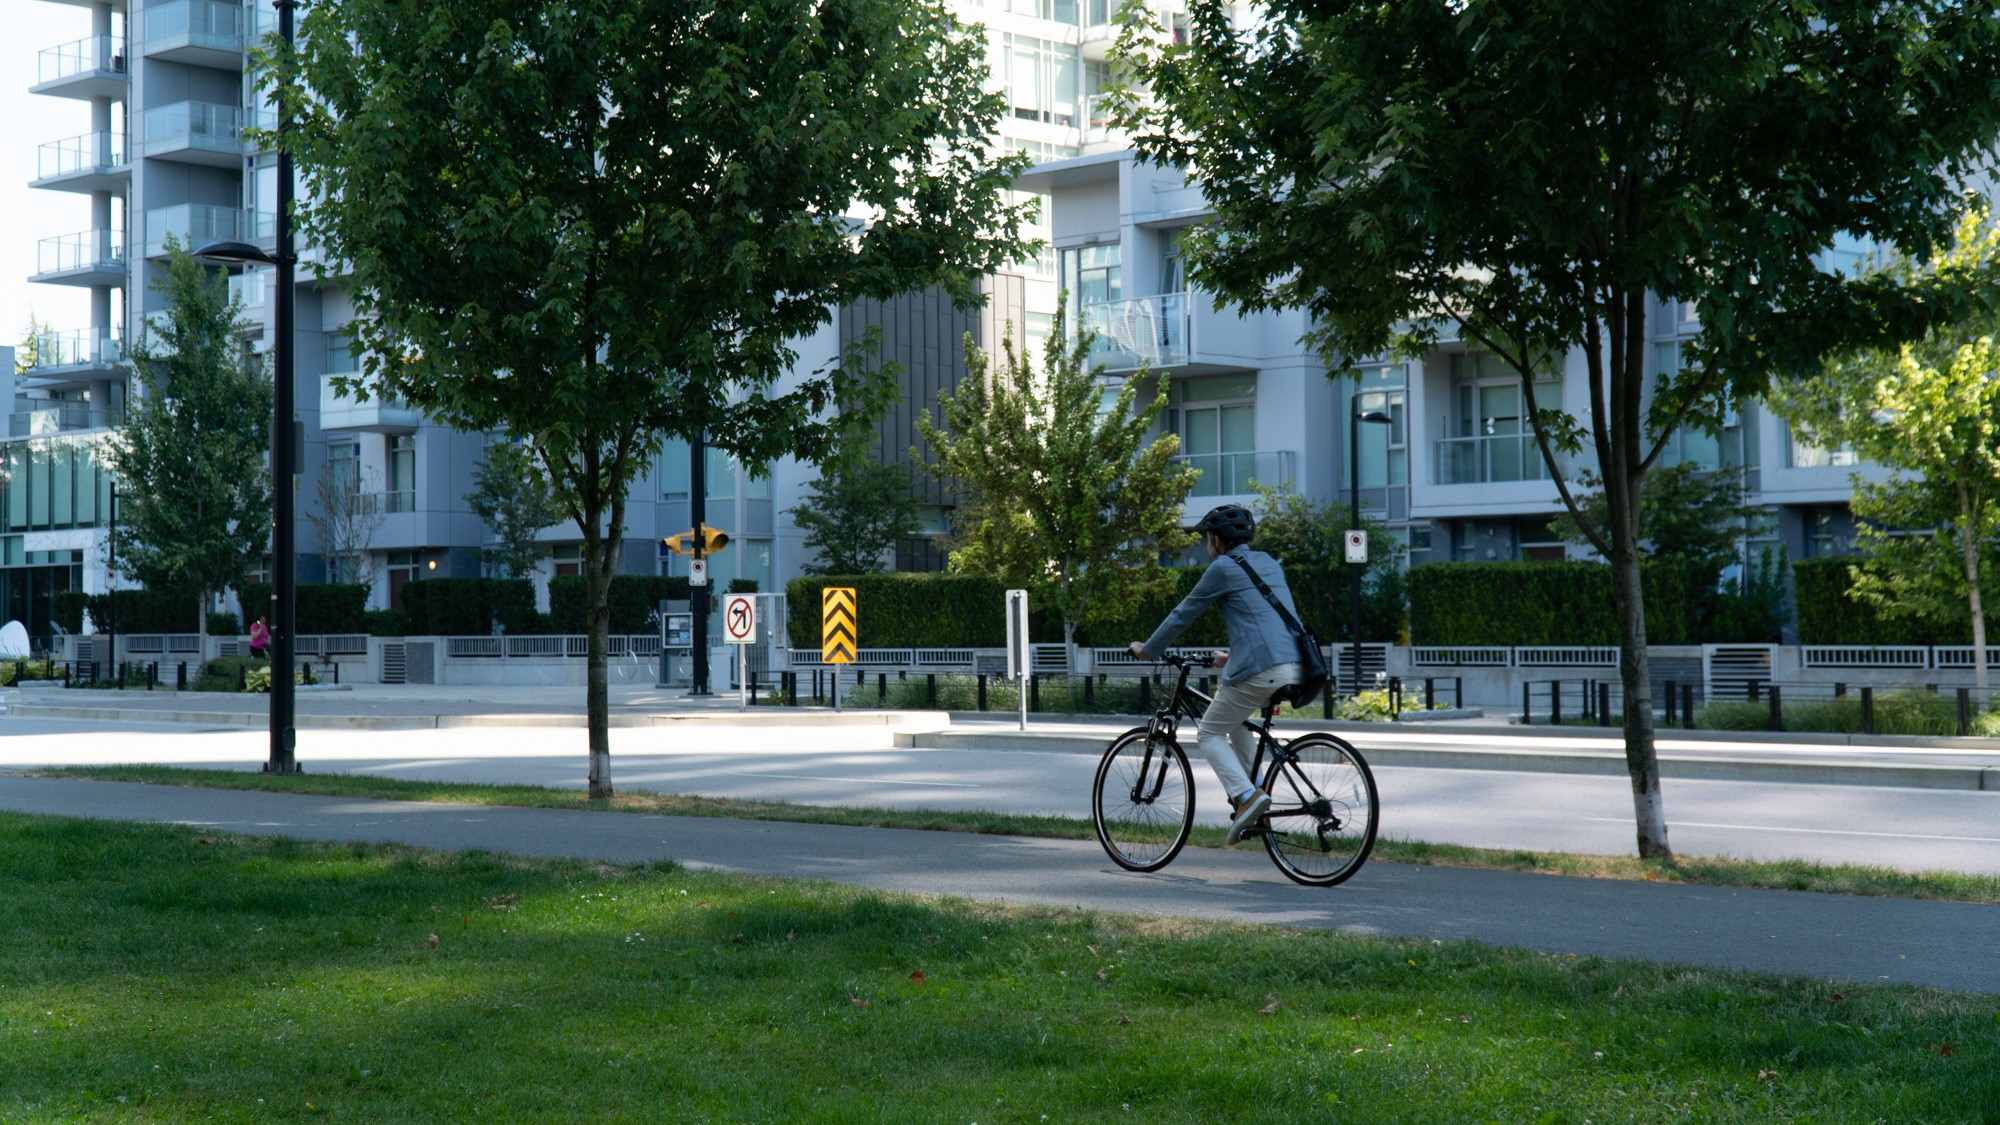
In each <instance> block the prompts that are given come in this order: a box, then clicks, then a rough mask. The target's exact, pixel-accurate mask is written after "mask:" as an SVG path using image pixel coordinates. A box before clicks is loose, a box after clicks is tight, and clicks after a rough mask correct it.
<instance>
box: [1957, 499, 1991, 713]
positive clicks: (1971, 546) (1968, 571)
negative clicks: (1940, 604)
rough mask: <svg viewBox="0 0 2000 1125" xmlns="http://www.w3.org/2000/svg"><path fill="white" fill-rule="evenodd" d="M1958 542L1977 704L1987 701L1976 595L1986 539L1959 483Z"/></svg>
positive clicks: (1982, 623) (1982, 619)
mask: <svg viewBox="0 0 2000 1125" xmlns="http://www.w3.org/2000/svg"><path fill="white" fill-rule="evenodd" d="M1958 517H1959V518H1958V528H1959V535H1958V542H1959V550H1960V551H1962V552H1963V553H1964V559H1965V588H1966V598H1967V599H1968V600H1969V601H1970V603H1971V609H1972V676H1973V683H1975V684H1977V685H1978V687H1979V696H1980V705H1981V706H1985V704H1986V608H1985V605H1984V604H1983V603H1982V602H1981V600H1980V596H1979V546H1980V544H1981V543H1982V542H1984V541H1985V538H1986V536H1985V535H1984V534H1982V532H1983V531H1984V530H1985V525H1984V523H1983V521H1982V522H1980V523H1977V524H1975V523H1974V521H1973V519H1972V495H1971V493H1970V491H1969V490H1967V488H1966V487H1965V486H1964V485H1963V484H1961V485H1959V486H1958Z"/></svg>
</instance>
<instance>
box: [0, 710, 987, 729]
mask: <svg viewBox="0 0 2000 1125" xmlns="http://www.w3.org/2000/svg"><path fill="white" fill-rule="evenodd" d="M8 713H9V714H12V715H15V716H18V717H20V718H24V719H99V720H103V721H107V722H121V723H192V724H201V725H205V726H238V727H246V728H258V727H263V726H264V725H266V722H267V720H266V717H265V715H264V714H263V713H262V712H257V711H179V710H172V711H170V710H165V709H160V710H155V709H153V708H118V707H60V706H54V705H44V704H39V703H36V704H17V705H15V706H14V707H13V708H11V710H9V712H8ZM808 717H810V719H811V722H812V724H813V725H814V726H836V727H889V728H893V729H896V730H900V731H911V730H927V729H928V730H934V729H941V728H943V727H945V726H947V725H949V722H950V720H949V719H947V718H946V717H945V715H944V714H943V712H939V711H842V712H839V713H834V712H831V711H806V710H798V711H792V710H789V709H787V710H783V711H779V710H771V711H747V712H745V711H688V712H684V713H672V714H659V713H652V714H639V715H632V714H622V715H621V714H615V713H614V714H613V715H611V716H610V725H611V726H614V727H620V728H629V727H672V726H677V725H682V724H694V725H697V726H731V727H764V726H790V725H797V724H798V723H799V722H800V721H801V720H802V719H806V718H808ZM295 725H296V726H297V727H298V729H300V730H454V729H463V728H492V727H550V728H569V729H576V730H581V729H583V728H584V726H585V725H586V724H585V722H584V717H583V716H582V715H550V714H521V715H509V714H485V715H313V714H301V715H298V716H297V717H296V719H295Z"/></svg>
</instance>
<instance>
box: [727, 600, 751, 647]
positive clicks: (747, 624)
mask: <svg viewBox="0 0 2000 1125" xmlns="http://www.w3.org/2000/svg"><path fill="white" fill-rule="evenodd" d="M756 636H757V599H756V597H755V596H754V595H751V594H730V595H729V596H727V597H725V598H724V599H723V600H722V639H723V640H724V641H725V642H727V643H729V644H732V645H747V644H749V643H751V641H752V639H754V638H755V637H756Z"/></svg>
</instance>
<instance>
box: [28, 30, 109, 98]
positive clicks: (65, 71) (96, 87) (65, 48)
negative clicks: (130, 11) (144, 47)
mask: <svg viewBox="0 0 2000 1125" xmlns="http://www.w3.org/2000/svg"><path fill="white" fill-rule="evenodd" d="M126 69H127V68H126V65H125V44H124V42H123V41H122V40H119V39H113V38H112V37H111V36H109V35H92V36H89V37H87V38H83V39H78V40H76V41H75V42H73V43H59V44H57V45H56V46H53V47H44V48H42V50H41V53H40V55H39V56H38V57H37V59H36V62H35V84H34V85H33V86H31V87H29V91H28V92H29V93H33V94H50V95H53V96H55V97H59V98H86V99H88V98H116V99H118V100H120V101H123V100H124V99H125V98H126V97H128V96H129V95H130V90H131V84H132V79H131V76H130V75H129V74H127V73H126Z"/></svg>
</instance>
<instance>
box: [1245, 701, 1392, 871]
mask: <svg viewBox="0 0 2000 1125" xmlns="http://www.w3.org/2000/svg"><path fill="white" fill-rule="evenodd" d="M1285 748H1286V750H1287V751H1288V754H1287V755H1281V756H1280V757H1279V759H1278V760H1275V761H1273V762H1272V763H1271V766H1270V768H1269V769H1268V770H1266V771H1265V774H1264V788H1265V792H1267V793H1270V794H1271V813H1270V814H1269V815H1268V816H1267V817H1266V819H1265V820H1264V821H1263V826H1264V851H1265V852H1266V853H1268V854H1269V855H1270V857H1271V862H1272V863H1274V864H1276V865H1277V867H1278V870H1279V871H1282V872H1284V874H1285V877H1286V878H1287V879H1290V880H1291V881H1292V882H1294V883H1299V884H1302V885H1304V886H1308V887H1337V886H1339V885H1340V884H1342V883H1345V882H1346V881H1347V880H1349V879H1351V878H1353V877H1354V873H1355V872H1357V871H1359V870H1361V865H1362V864H1364V863H1367V862H1368V855H1369V853H1370V852H1372V851H1374V850H1375V834H1376V832H1377V831H1378V830H1379V829H1380V828H1381V822H1382V802H1381V798H1380V796H1379V795H1378V794H1377V792H1376V789H1375V774H1374V773H1373V771H1371V770H1370V769H1369V768H1368V761H1367V759H1365V758H1363V757H1362V756H1361V752H1360V751H1359V750H1356V749H1355V748H1354V747H1353V746H1351V745H1349V744H1348V743H1347V742H1346V741H1345V740H1342V739H1339V738H1335V737H1334V736H1333V735H1330V734H1323V733H1314V734H1306V735H1300V736H1299V737H1298V738H1295V739H1292V740H1291V741H1290V742H1288V743H1286V744H1285ZM1327 752H1330V754H1331V757H1330V758H1314V759H1311V760H1310V761H1308V760H1306V759H1305V757H1304V756H1305V755H1307V754H1325V753H1327ZM1291 756H1298V758H1299V760H1298V761H1294V760H1291ZM1302 763H1303V764H1302ZM1285 810H1297V811H1296V812H1289V813H1288V812H1287V811H1285ZM1342 810H1345V812H1346V815H1345V816H1342V815H1340V814H1341V812H1342ZM1330 822H1331V824H1330ZM1357 822H1359V823H1360V826H1359V828H1358V829H1357V828H1353V827H1351V826H1353V825H1355V824H1356V823H1357ZM1291 824H1298V825H1301V826H1304V825H1310V826H1311V829H1312V831H1311V833H1310V834H1307V833H1305V832H1302V831H1297V830H1288V829H1287V827H1286V826H1287V825H1291ZM1330 826H1332V827H1334V828H1335V830H1336V831H1337V833H1338V835H1337V836H1334V837H1332V838H1331V840H1330V839H1329V835H1328V828H1329V827H1330ZM1336 843H1338V844H1340V845H1344V846H1343V847H1341V848H1338V849H1337V848H1336V847H1335V844H1336ZM1336 855H1338V856H1339V857H1340V858H1338V859H1335V858H1333V857H1335V856H1336ZM1314 856H1321V857H1327V859H1328V862H1327V864H1326V865H1324V869H1321V867H1322V865H1310V864H1309V863H1308V861H1309V860H1310V859H1312V857H1314Z"/></svg>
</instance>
